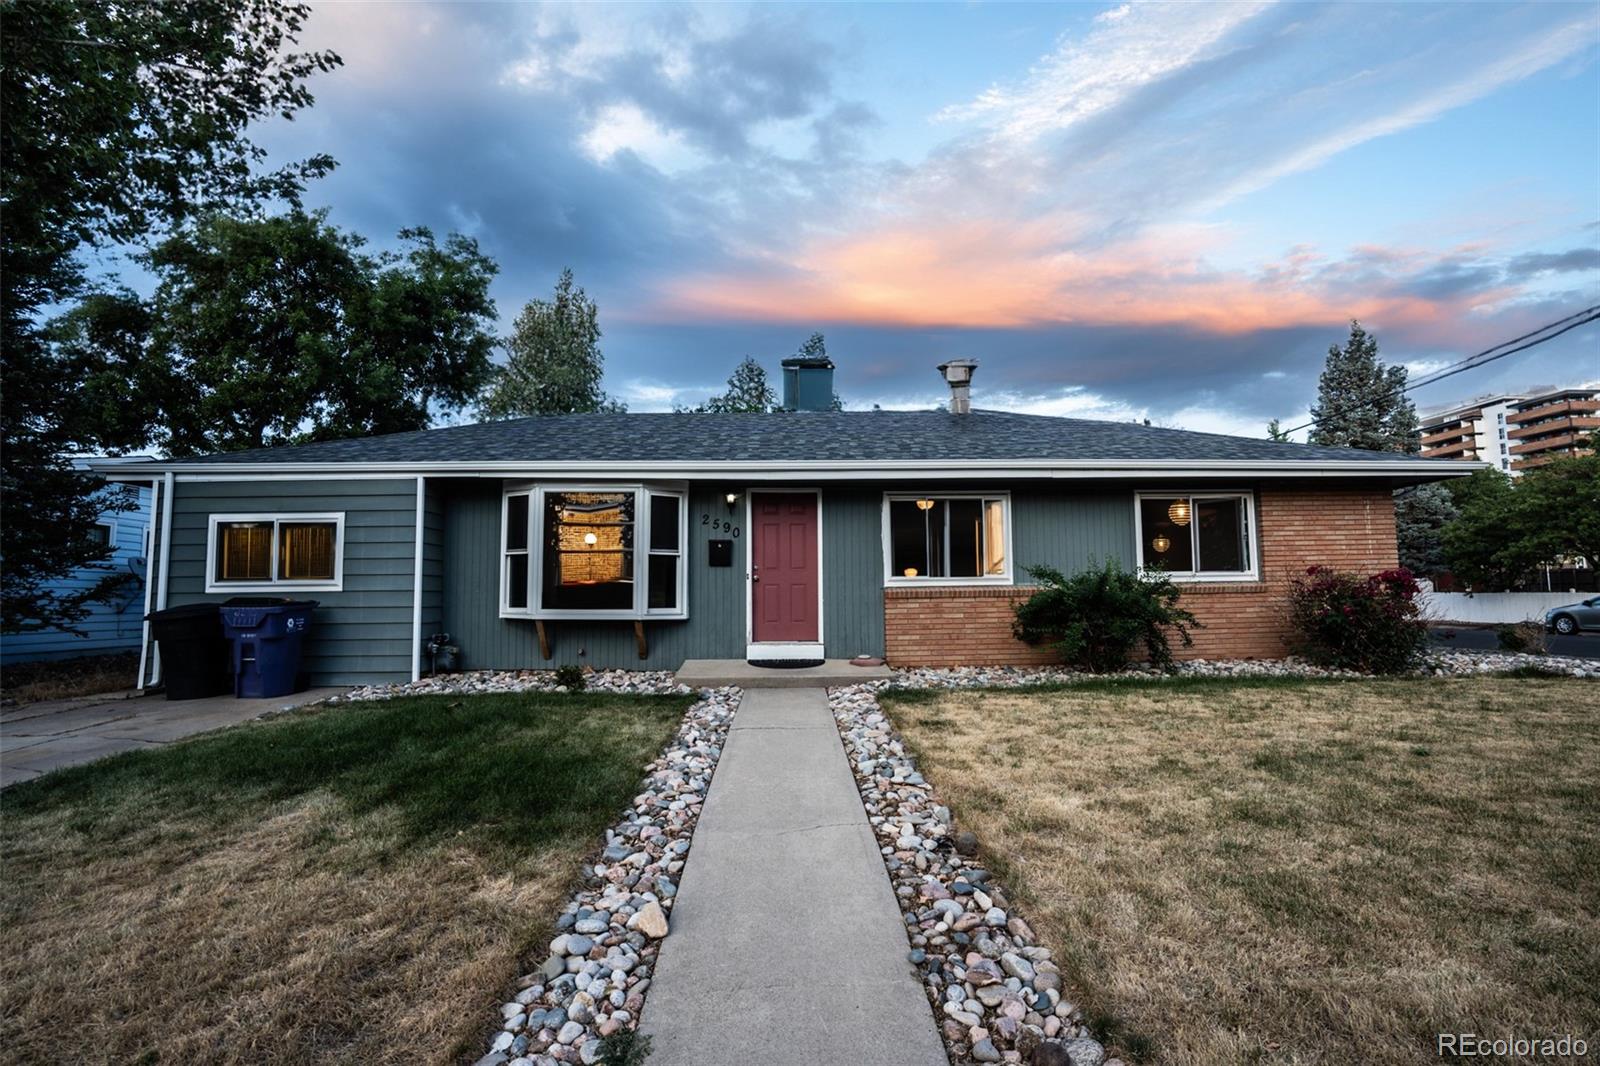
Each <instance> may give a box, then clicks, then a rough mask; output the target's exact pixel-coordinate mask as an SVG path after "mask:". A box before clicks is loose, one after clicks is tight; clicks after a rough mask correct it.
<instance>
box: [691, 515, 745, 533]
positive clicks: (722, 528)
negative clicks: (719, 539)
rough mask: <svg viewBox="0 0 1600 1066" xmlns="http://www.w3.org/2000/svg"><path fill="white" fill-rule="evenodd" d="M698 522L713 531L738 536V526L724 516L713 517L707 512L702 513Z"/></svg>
mask: <svg viewBox="0 0 1600 1066" xmlns="http://www.w3.org/2000/svg"><path fill="white" fill-rule="evenodd" d="M700 524H701V525H702V526H705V527H706V528H707V529H709V530H711V532H713V533H728V534H731V535H732V536H734V537H738V536H739V527H738V526H736V525H734V524H733V523H732V522H730V521H728V520H727V519H726V518H715V517H713V516H711V515H709V514H702V515H701V516H700Z"/></svg>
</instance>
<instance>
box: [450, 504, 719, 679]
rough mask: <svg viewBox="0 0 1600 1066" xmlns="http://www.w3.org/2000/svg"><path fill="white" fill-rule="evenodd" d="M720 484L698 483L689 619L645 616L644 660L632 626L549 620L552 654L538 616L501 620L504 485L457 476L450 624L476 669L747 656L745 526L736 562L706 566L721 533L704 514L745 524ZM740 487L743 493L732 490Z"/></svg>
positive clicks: (692, 507)
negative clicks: (543, 651) (545, 650)
mask: <svg viewBox="0 0 1600 1066" xmlns="http://www.w3.org/2000/svg"><path fill="white" fill-rule="evenodd" d="M729 491H730V489H729V488H728V487H726V486H722V485H710V484H700V485H696V486H694V487H693V488H691V490H690V492H689V498H688V506H689V541H688V545H687V549H688V551H687V555H688V567H689V575H688V578H689V618H688V620H686V621H660V622H656V621H648V620H647V621H646V622H645V638H646V643H647V645H648V649H649V656H648V658H646V659H643V660H641V659H640V658H639V654H638V650H637V647H636V645H635V642H634V635H633V623H632V622H584V621H566V620H562V621H550V622H546V623H545V630H546V632H547V633H548V634H549V636H550V645H551V647H550V651H551V656H552V657H551V659H550V660H549V661H546V660H545V659H543V658H541V657H540V655H539V638H538V635H537V634H536V632H535V630H534V624H533V623H532V622H531V621H528V620H526V619H520V618H501V617H499V611H500V608H499V597H500V570H499V567H500V558H499V554H500V484H499V482H496V481H481V482H453V483H452V484H451V486H450V488H449V495H448V498H447V501H446V506H445V523H444V530H445V551H444V558H445V572H446V574H447V575H448V580H447V581H446V582H445V589H444V625H445V628H446V629H447V630H449V631H450V633H451V635H453V636H454V637H455V638H456V641H457V643H459V644H460V645H461V654H462V660H463V665H465V666H466V667H467V668H468V669H484V668H495V669H540V668H548V667H551V666H562V665H566V664H575V665H589V666H593V667H595V668H596V669H604V668H607V667H623V668H628V669H651V670H675V669H677V668H678V667H679V666H681V665H682V664H683V660H685V659H734V658H740V659H742V658H743V657H744V625H745V615H744V575H745V554H744V538H743V536H742V534H743V532H744V531H743V529H741V530H740V533H741V536H740V537H739V538H738V539H735V540H734V558H733V565H732V566H728V567H712V566H710V565H708V549H707V547H706V543H707V541H709V540H711V539H712V538H713V536H715V537H718V538H722V537H726V536H727V535H726V534H723V533H715V534H713V533H712V531H711V528H710V526H709V525H708V524H702V519H703V518H704V519H709V520H711V521H721V520H723V519H729V518H730V517H732V518H735V519H736V520H737V521H738V522H740V523H742V522H743V520H744V519H743V515H744V509H743V502H742V501H741V503H740V504H739V506H738V508H737V513H736V514H735V515H734V516H730V515H729V513H728V505H727V503H726V502H725V500H724V495H725V494H726V493H727V492H729ZM732 491H737V490H732Z"/></svg>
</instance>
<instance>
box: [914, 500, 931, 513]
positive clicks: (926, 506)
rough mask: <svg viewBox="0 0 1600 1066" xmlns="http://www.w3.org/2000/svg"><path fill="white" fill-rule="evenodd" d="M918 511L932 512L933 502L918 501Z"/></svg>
mask: <svg viewBox="0 0 1600 1066" xmlns="http://www.w3.org/2000/svg"><path fill="white" fill-rule="evenodd" d="M917 509H918V510H920V511H931V510H933V501H932V500H918V501H917Z"/></svg>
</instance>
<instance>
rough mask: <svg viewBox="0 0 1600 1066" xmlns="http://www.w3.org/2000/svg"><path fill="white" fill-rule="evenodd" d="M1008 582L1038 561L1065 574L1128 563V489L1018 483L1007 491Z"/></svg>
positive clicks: (1021, 578) (1020, 580)
mask: <svg viewBox="0 0 1600 1066" xmlns="http://www.w3.org/2000/svg"><path fill="white" fill-rule="evenodd" d="M1011 525H1012V532H1011V551H1012V554H1013V555H1014V556H1015V558H1014V559H1012V561H1011V562H1012V572H1013V574H1012V576H1013V580H1014V581H1015V582H1016V583H1017V584H1019V585H1026V584H1028V583H1029V582H1030V581H1031V580H1032V579H1031V578H1029V577H1028V574H1027V572H1026V571H1025V570H1024V569H1023V567H1027V566H1038V565H1040V564H1043V565H1046V566H1053V567H1055V568H1056V569H1058V570H1060V571H1062V572H1063V573H1067V574H1070V573H1072V572H1073V571H1075V570H1083V569H1085V568H1087V567H1089V566H1092V565H1096V564H1098V563H1103V562H1106V561H1107V560H1111V559H1115V560H1116V561H1117V562H1120V563H1122V564H1123V565H1124V566H1132V565H1133V490H1132V489H1130V488H1128V487H1126V486H1123V487H1121V488H1120V489H1115V490H1109V491H1108V490H1098V491H1078V490H1073V489H1058V488H1055V487H1054V486H1051V487H1047V488H1034V487H1018V488H1015V489H1013V490H1012V493H1011Z"/></svg>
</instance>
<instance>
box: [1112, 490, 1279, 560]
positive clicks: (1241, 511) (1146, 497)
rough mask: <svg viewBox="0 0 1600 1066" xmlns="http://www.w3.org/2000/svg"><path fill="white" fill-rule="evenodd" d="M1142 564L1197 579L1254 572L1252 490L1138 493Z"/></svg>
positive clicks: (1137, 517)
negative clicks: (1249, 491) (1250, 491)
mask: <svg viewBox="0 0 1600 1066" xmlns="http://www.w3.org/2000/svg"><path fill="white" fill-rule="evenodd" d="M1135 501H1136V504H1135V508H1134V516H1135V526H1136V529H1137V532H1138V537H1139V565H1140V566H1141V567H1144V568H1146V569H1152V570H1155V569H1160V570H1164V571H1166V572H1167V573H1168V574H1170V575H1171V576H1173V577H1177V578H1189V579H1194V580H1208V579H1209V580H1231V581H1241V580H1253V579H1254V578H1255V577H1256V544H1255V533H1254V527H1255V507H1254V501H1253V500H1252V498H1251V496H1250V494H1249V493H1243V492H1228V493H1190V494H1180V493H1154V492H1152V493H1139V494H1137V495H1136V497H1135Z"/></svg>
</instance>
